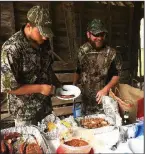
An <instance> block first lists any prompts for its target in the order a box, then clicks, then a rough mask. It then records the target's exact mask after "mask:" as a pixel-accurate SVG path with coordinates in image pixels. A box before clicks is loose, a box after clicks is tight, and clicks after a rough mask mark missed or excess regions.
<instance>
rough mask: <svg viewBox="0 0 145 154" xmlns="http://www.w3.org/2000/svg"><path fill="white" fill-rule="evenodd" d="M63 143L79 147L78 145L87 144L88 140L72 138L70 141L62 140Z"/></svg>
mask: <svg viewBox="0 0 145 154" xmlns="http://www.w3.org/2000/svg"><path fill="white" fill-rule="evenodd" d="M64 144H66V145H69V146H73V147H80V146H85V145H88V142H86V141H84V140H81V139H72V140H70V141H66V142H64Z"/></svg>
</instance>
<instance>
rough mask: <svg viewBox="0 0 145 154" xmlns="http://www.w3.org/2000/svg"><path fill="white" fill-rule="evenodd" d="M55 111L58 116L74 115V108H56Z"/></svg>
mask: <svg viewBox="0 0 145 154" xmlns="http://www.w3.org/2000/svg"><path fill="white" fill-rule="evenodd" d="M53 110H54V113H55V114H56V116H62V115H69V114H72V113H73V106H66V107H56V108H53Z"/></svg>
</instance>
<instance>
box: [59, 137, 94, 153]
mask: <svg viewBox="0 0 145 154" xmlns="http://www.w3.org/2000/svg"><path fill="white" fill-rule="evenodd" d="M91 148H92V147H91V145H90V144H89V143H88V141H86V140H84V139H81V138H71V139H69V140H66V141H64V142H63V143H62V144H61V145H60V147H59V149H61V151H63V153H86V154H88V153H89V152H90V151H91Z"/></svg>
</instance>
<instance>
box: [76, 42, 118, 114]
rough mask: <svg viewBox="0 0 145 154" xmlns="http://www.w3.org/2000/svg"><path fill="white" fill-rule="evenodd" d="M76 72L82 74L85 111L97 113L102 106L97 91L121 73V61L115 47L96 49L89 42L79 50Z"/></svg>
mask: <svg viewBox="0 0 145 154" xmlns="http://www.w3.org/2000/svg"><path fill="white" fill-rule="evenodd" d="M76 72H77V73H79V74H80V76H81V78H80V80H81V86H82V95H83V103H82V104H83V112H84V113H87V112H88V114H89V113H95V112H96V111H98V110H101V108H102V107H101V106H99V105H97V103H96V93H97V92H98V91H99V90H101V89H102V88H104V86H105V85H106V84H107V82H109V80H110V79H111V78H112V76H118V75H120V72H121V61H120V59H118V57H117V56H116V51H115V49H113V48H111V47H109V46H105V47H104V48H102V49H101V50H100V51H96V49H94V48H93V47H92V46H91V44H90V43H89V42H87V43H85V44H84V45H82V46H81V47H80V49H79V51H78V63H77V71H76Z"/></svg>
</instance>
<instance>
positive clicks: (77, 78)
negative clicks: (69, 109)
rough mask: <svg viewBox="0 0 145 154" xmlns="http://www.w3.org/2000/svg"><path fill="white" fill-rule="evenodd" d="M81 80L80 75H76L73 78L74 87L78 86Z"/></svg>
mask: <svg viewBox="0 0 145 154" xmlns="http://www.w3.org/2000/svg"><path fill="white" fill-rule="evenodd" d="M79 79H80V75H79V74H78V73H74V76H73V85H76V84H77V83H78V81H79Z"/></svg>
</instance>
